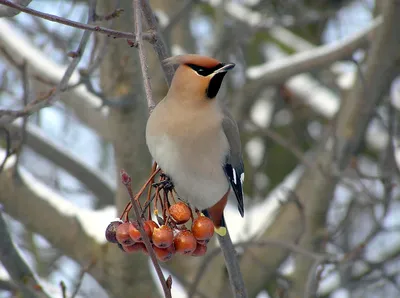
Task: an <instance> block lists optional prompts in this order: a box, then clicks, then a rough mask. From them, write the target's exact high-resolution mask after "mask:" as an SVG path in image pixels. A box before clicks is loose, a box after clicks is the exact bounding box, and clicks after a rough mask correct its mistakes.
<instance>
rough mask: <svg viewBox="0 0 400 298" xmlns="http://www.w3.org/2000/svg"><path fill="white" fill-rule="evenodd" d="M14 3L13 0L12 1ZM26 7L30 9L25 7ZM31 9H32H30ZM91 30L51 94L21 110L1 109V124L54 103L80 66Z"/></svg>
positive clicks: (84, 37)
mask: <svg viewBox="0 0 400 298" xmlns="http://www.w3.org/2000/svg"><path fill="white" fill-rule="evenodd" d="M2 1H3V0H0V3H2ZM5 2H7V3H9V1H5ZM10 3H12V2H10ZM90 3H91V5H90V7H89V9H88V15H89V16H88V23H90V22H93V21H94V20H93V17H94V15H93V14H92V6H93V4H95V2H94V1H91V2H90ZM12 4H13V5H16V4H14V3H12ZM17 6H18V7H20V5H17ZM24 9H28V8H25V7H24ZM29 10H30V9H29ZM90 34H91V32H90V31H85V32H83V35H82V38H81V41H80V43H79V46H78V49H77V50H76V51H75V52H74V53H75V56H74V57H73V60H72V61H71V63H70V64H69V66H68V67H67V69H66V71H65V73H64V76H63V77H62V79H61V81H60V83H59V84H58V86H57V88H55V89H54V90H52V92H51V93H50V94H49V96H48V97H47V98H44V99H40V98H39V99H36V100H34V101H32V102H30V103H29V104H28V105H26V106H25V108H24V109H23V110H21V111H7V110H0V125H1V124H6V123H10V122H12V121H13V120H15V119H16V118H18V117H22V116H29V115H31V114H32V113H34V112H37V111H39V110H40V109H42V108H44V107H46V106H48V105H51V104H54V102H55V101H56V95H57V94H58V93H60V92H63V91H65V89H66V88H67V86H68V82H69V80H70V78H71V76H72V74H73V73H74V70H75V68H76V67H77V66H78V64H79V62H80V60H81V58H82V55H83V53H84V51H85V48H86V45H87V43H88V41H89V38H90Z"/></svg>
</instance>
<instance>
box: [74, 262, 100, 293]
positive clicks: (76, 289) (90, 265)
mask: <svg viewBox="0 0 400 298" xmlns="http://www.w3.org/2000/svg"><path fill="white" fill-rule="evenodd" d="M94 265H95V262H94V261H91V262H90V263H89V265H87V266H85V267H84V268H82V270H81V272H80V273H79V277H78V282H77V284H76V286H75V289H74V291H73V293H72V294H71V298H75V297H76V295H78V292H79V290H80V288H81V286H82V282H83V278H84V276H85V274H86V273H87V272H89V271H90V270H91V268H92V267H93V266H94Z"/></svg>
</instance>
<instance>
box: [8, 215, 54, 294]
mask: <svg viewBox="0 0 400 298" xmlns="http://www.w3.org/2000/svg"><path fill="white" fill-rule="evenodd" d="M0 238H1V242H0V260H1V262H2V264H3V265H4V267H5V268H6V269H7V272H8V273H9V274H10V276H11V278H12V280H13V282H14V283H15V284H16V285H17V287H18V288H19V289H21V291H22V293H23V295H24V297H28V298H29V297H31V298H50V296H48V294H47V293H46V292H45V291H44V289H43V287H42V286H41V285H40V282H39V280H38V279H37V277H36V276H35V274H34V273H33V272H32V271H31V269H30V268H29V266H28V265H27V264H26V263H25V261H24V260H23V258H22V257H21V255H20V254H19V252H18V250H17V248H16V247H15V246H14V243H13V241H12V239H11V236H10V233H9V231H8V227H7V224H6V221H5V220H4V217H3V212H2V211H0Z"/></svg>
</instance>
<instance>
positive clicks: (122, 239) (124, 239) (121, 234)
mask: <svg viewBox="0 0 400 298" xmlns="http://www.w3.org/2000/svg"><path fill="white" fill-rule="evenodd" d="M115 238H116V239H117V241H118V242H119V243H120V244H122V245H130V244H133V243H134V241H133V240H132V239H131V237H130V236H129V222H124V223H122V224H120V225H119V226H118V228H117V232H116V234H115Z"/></svg>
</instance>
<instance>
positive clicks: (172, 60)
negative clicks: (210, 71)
mask: <svg viewBox="0 0 400 298" xmlns="http://www.w3.org/2000/svg"><path fill="white" fill-rule="evenodd" d="M164 63H165V64H166V65H174V64H179V65H181V64H194V65H198V66H202V67H206V68H214V67H216V66H217V65H219V64H221V62H219V61H218V60H217V59H214V58H211V57H207V56H201V55H195V54H187V55H178V56H173V57H169V58H167V59H165V60H164Z"/></svg>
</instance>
